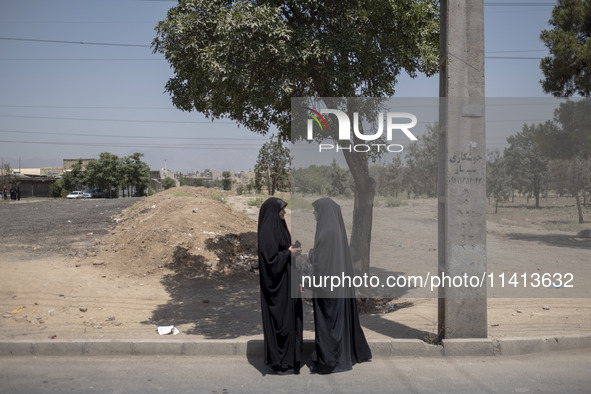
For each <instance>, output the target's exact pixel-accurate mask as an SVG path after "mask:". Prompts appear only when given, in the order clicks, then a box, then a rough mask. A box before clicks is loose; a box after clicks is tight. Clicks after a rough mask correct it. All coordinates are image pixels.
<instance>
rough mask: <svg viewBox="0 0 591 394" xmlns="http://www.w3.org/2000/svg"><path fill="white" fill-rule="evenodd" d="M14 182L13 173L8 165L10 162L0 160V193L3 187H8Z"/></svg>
mask: <svg viewBox="0 0 591 394" xmlns="http://www.w3.org/2000/svg"><path fill="white" fill-rule="evenodd" d="M13 183H14V173H13V171H12V168H11V167H10V163H5V162H4V161H0V193H2V192H3V190H4V188H5V187H6V188H7V189H10V187H11V185H12V184H13Z"/></svg>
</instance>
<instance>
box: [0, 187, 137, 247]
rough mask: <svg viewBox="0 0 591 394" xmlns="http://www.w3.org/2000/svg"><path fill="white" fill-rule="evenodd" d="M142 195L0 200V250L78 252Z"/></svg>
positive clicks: (88, 245) (106, 231)
mask: <svg viewBox="0 0 591 394" xmlns="http://www.w3.org/2000/svg"><path fill="white" fill-rule="evenodd" d="M140 199H141V198H116V199H88V200H66V199H54V198H47V199H30V200H28V199H27V200H21V201H19V202H9V201H0V252H4V253H9V252H11V251H15V252H16V251H22V250H23V249H27V250H28V251H30V253H31V254H32V255H34V254H37V253H48V252H49V253H59V254H65V255H76V254H77V253H78V252H80V250H83V249H88V248H89V247H90V246H91V245H94V242H95V240H96V237H97V236H101V235H105V234H107V233H108V231H109V229H110V228H111V227H113V226H114V225H116V223H115V221H114V220H113V217H114V216H116V215H118V214H119V213H120V212H121V211H123V210H124V209H125V208H127V207H129V206H131V205H133V204H134V203H135V202H137V201H139V200H140Z"/></svg>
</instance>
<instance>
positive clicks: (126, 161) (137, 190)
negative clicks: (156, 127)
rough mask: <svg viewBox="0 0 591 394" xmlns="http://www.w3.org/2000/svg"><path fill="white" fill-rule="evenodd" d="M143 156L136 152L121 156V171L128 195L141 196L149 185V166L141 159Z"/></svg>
mask: <svg viewBox="0 0 591 394" xmlns="http://www.w3.org/2000/svg"><path fill="white" fill-rule="evenodd" d="M143 156H144V155H143V153H139V152H136V153H134V154H132V155H131V156H126V157H124V158H123V161H122V170H121V172H122V176H123V178H124V180H123V182H124V183H125V185H124V186H125V187H126V188H127V196H128V197H132V196H134V195H135V196H143V195H144V194H145V192H146V190H147V189H148V186H150V167H149V166H148V165H147V164H146V163H144V162H143V161H142V160H141V158H142V157H143Z"/></svg>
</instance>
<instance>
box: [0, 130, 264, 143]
mask: <svg viewBox="0 0 591 394" xmlns="http://www.w3.org/2000/svg"><path fill="white" fill-rule="evenodd" d="M0 133H13V134H42V135H61V136H70V137H101V138H137V139H165V140H214V141H258V140H257V139H255V138H233V137H215V138H211V137H171V136H170V135H167V136H138V135H121V134H92V133H56V132H44V131H22V130H0Z"/></svg>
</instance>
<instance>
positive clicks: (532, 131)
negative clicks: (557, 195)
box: [504, 123, 550, 208]
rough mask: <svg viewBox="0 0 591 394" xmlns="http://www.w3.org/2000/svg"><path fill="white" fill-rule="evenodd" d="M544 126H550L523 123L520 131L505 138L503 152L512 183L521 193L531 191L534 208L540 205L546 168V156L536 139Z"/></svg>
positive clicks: (547, 125)
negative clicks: (505, 146)
mask: <svg viewBox="0 0 591 394" xmlns="http://www.w3.org/2000/svg"><path fill="white" fill-rule="evenodd" d="M544 127H550V126H549V124H548V123H547V124H546V125H531V126H528V125H523V129H522V130H521V131H520V132H518V133H517V134H515V135H512V136H510V137H508V138H507V142H508V143H509V147H508V148H507V149H505V152H504V156H505V160H506V166H507V174H508V175H509V176H510V177H511V181H512V184H513V185H514V186H517V187H518V189H519V191H520V192H522V193H524V192H527V193H530V192H531V193H533V195H534V197H535V199H536V208H539V207H540V192H541V186H542V179H543V178H544V175H545V173H546V172H547V170H548V158H547V157H546V156H544V155H543V152H542V148H541V146H540V143H539V141H538V139H537V137H538V135H539V134H540V132H541V129H542V128H544Z"/></svg>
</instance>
